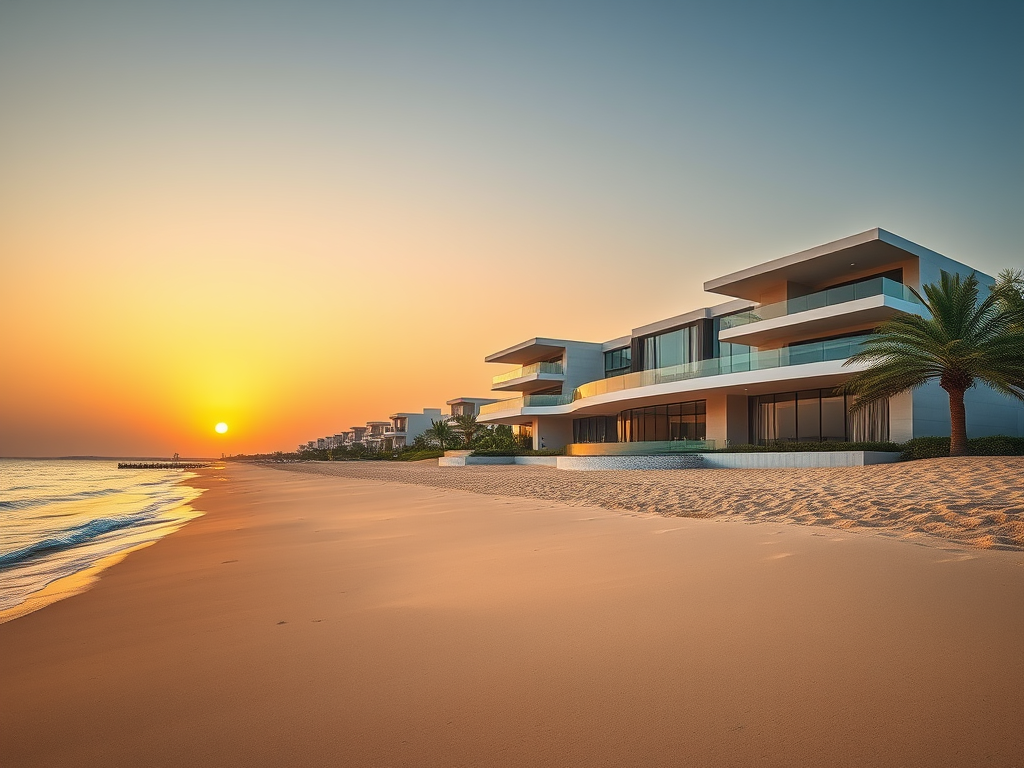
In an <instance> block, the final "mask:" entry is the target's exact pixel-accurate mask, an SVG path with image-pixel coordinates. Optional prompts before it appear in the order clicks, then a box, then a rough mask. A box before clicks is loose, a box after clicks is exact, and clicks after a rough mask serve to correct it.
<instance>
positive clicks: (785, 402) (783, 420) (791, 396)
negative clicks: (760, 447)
mask: <svg viewBox="0 0 1024 768" xmlns="http://www.w3.org/2000/svg"><path fill="white" fill-rule="evenodd" d="M775 439H776V440H782V441H793V440H796V393H795V392H787V393H785V394H781V395H776V396H775Z"/></svg>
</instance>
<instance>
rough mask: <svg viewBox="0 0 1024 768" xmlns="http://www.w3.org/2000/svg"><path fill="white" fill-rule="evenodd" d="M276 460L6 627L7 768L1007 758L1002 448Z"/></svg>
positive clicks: (1008, 508) (1019, 605)
mask: <svg viewBox="0 0 1024 768" xmlns="http://www.w3.org/2000/svg"><path fill="white" fill-rule="evenodd" d="M291 469H294V470H300V471H279V470H276V469H271V468H264V467H254V466H246V465H236V464H228V465H227V466H226V468H224V469H214V470H206V471H203V472H201V473H200V477H199V478H198V479H197V480H193V481H192V483H194V484H198V485H199V486H200V487H203V488H206V489H208V490H207V491H206V493H204V494H203V496H201V497H200V498H199V499H198V500H197V501H196V502H195V503H194V506H195V507H196V508H197V509H200V510H202V511H203V512H204V513H205V515H204V516H203V517H201V518H199V519H196V520H194V521H192V522H190V523H189V524H188V525H186V526H185V527H184V528H182V529H181V530H180V531H178V532H177V533H174V534H172V535H170V536H168V537H167V538H165V539H162V540H160V541H158V542H157V543H156V544H154V545H152V546H150V547H147V548H145V549H143V550H140V551H137V552H134V553H132V554H131V555H130V556H128V557H127V558H126V559H124V560H123V561H122V562H120V563H118V564H117V565H115V566H114V567H112V568H110V569H109V570H107V571H104V572H103V573H102V575H101V577H100V579H99V580H98V582H97V583H96V584H95V585H94V586H93V587H92V588H90V589H89V590H88V591H86V592H85V593H83V594H80V595H76V596H74V597H72V598H69V599H67V600H63V601H60V602H58V603H55V604H53V605H50V606H48V607H46V608H44V609H42V610H40V611H37V612H35V613H32V614H29V615H27V616H23V617H21V618H18V619H15V620H14V621H11V622H9V623H6V624H3V625H0V680H2V685H0V723H2V727H0V756H2V759H0V762H2V764H3V765H4V767H5V768H8V766H71V765H74V766H101V765H102V766H111V765H117V766H119V765H145V766H181V765H218V766H280V765H318V766H319V765H322V766H469V765H479V766H520V765H523V766H526V765H529V766H652V765H695V766H697V765H699V766H753V765H757V766H793V765H830V766H833V765H834V766H895V765H899V766H966V765H992V766H1015V765H1016V766H1019V765H1021V764H1022V763H1021V755H1022V754H1024V732H1022V730H1021V728H1020V724H1021V722H1022V721H1024V553H1022V552H1021V551H1019V546H1020V545H1021V543H1022V539H1021V532H1020V528H1019V526H1020V519H1021V514H1022V511H1024V510H1022V508H1024V502H1022V496H1021V493H1022V491H1021V483H1020V477H1021V475H1022V471H1024V462H1022V461H1021V460H1020V459H965V460H936V461H933V462H918V463H915V464H913V465H896V466H893V467H868V468H858V469H851V470H818V471H811V472H810V473H808V472H807V471H806V470H802V471H800V473H801V474H800V475H797V474H790V473H787V472H785V471H783V472H778V471H771V472H768V473H764V472H762V473H759V474H751V473H745V472H734V471H729V470H721V471H717V472H715V471H701V472H693V473H689V474H688V473H686V472H676V473H636V472H634V473H587V474H586V475H585V476H581V475H575V474H573V473H567V472H555V471H553V470H545V469H539V468H530V467H494V468H489V467H471V468H465V469H462V470H457V471H454V472H447V473H443V472H440V471H439V470H438V468H436V467H433V468H431V467H429V466H425V465H408V466H399V465H395V464H390V463H389V464H383V463H381V464H371V463H359V464H350V465H345V464H339V465H301V466H295V467H291ZM702 478H703V479H702ZM715 478H721V480H716V479H715ZM601 504H603V505H604V506H603V507H602V506H600V505H601ZM652 512H658V513H660V514H651V513H652ZM883 534H884V535H883Z"/></svg>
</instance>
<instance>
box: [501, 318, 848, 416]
mask: <svg viewBox="0 0 1024 768" xmlns="http://www.w3.org/2000/svg"><path fill="white" fill-rule="evenodd" d="M866 338H868V337H867V336H866V335H865V336H852V337H850V338H846V339H833V340H831V341H819V342H815V343H813V344H801V345H799V346H795V347H784V348H782V349H770V350H765V351H764V352H751V353H748V354H745V355H733V356H732V357H720V358H716V359H714V360H701V361H699V362H696V363H685V364H684V365H675V366H672V367H671V368H654V369H652V370H649V371H636V372H635V373H627V374H624V375H622V376H614V377H612V378H610V379H600V380H598V381H591V382H589V383H587V384H584V385H583V386H580V387H577V388H576V389H575V390H574V391H573V393H572V396H571V397H572V400H573V401H574V402H575V401H577V400H583V399H585V398H588V397H595V396H597V395H604V394H608V393H609V392H620V391H623V390H627V389H636V388H638V387H649V386H653V385H656V384H668V383H671V382H674V381H686V380H688V379H699V378H705V377H712V376H721V375H723V374H727V373H743V372H746V371H764V370H769V369H771V368H783V367H786V366H790V365H806V364H807V363H821V362H826V361H830V360H845V359H846V358H848V357H850V356H851V355H853V354H854V353H855V352H857V351H858V350H859V349H860V345H861V344H862V343H863V342H864V340H865V339H866ZM506 402H511V401H506ZM495 405H498V403H495Z"/></svg>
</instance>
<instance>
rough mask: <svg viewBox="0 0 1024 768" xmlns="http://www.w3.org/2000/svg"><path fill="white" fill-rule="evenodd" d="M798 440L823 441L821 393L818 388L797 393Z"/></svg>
mask: <svg viewBox="0 0 1024 768" xmlns="http://www.w3.org/2000/svg"><path fill="white" fill-rule="evenodd" d="M796 424H797V440H799V441H800V442H802V443H817V442H820V441H821V394H820V391H819V390H817V389H812V390H809V391H804V392H797V393H796Z"/></svg>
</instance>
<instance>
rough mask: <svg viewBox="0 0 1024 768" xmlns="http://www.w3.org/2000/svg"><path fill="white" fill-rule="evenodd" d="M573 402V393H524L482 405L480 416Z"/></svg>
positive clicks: (518, 411) (519, 411)
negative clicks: (520, 395)
mask: <svg viewBox="0 0 1024 768" xmlns="http://www.w3.org/2000/svg"><path fill="white" fill-rule="evenodd" d="M571 402H572V395H524V396H523V397H513V398H511V399H510V400H499V401H498V402H496V403H488V404H487V405H481V406H480V416H481V417H483V416H493V415H494V414H505V413H506V412H509V411H514V412H516V413H517V414H518V413H521V412H522V411H523V410H524V409H526V408H550V407H553V406H558V405H568V404H569V403H571Z"/></svg>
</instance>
